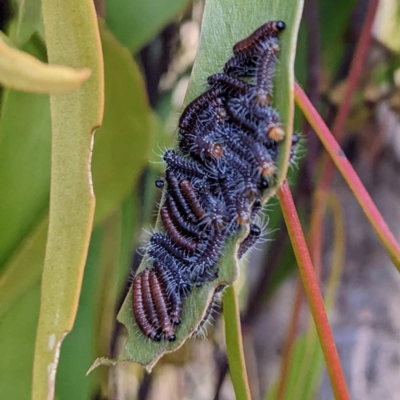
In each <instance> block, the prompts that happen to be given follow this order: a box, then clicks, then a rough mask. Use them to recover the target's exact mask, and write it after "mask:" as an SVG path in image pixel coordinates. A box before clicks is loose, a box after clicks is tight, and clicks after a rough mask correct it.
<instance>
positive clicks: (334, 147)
mask: <svg viewBox="0 0 400 400" xmlns="http://www.w3.org/2000/svg"><path fill="white" fill-rule="evenodd" d="M294 94H295V100H296V103H297V105H298V106H299V108H300V109H301V110H302V111H303V114H304V115H305V117H306V118H307V120H308V121H309V122H310V124H311V126H312V127H313V128H314V130H315V132H316V133H317V135H318V137H319V138H320V140H321V142H322V144H323V145H324V147H325V150H326V151H327V152H328V153H329V155H330V157H331V159H332V160H333V162H334V163H335V165H336V167H337V168H338V170H339V171H340V173H341V174H342V176H343V178H344V179H345V180H346V182H347V184H348V185H349V187H350V189H351V190H352V192H353V194H354V196H355V197H356V199H357V201H358V203H359V204H360V206H361V208H362V209H363V211H364V213H365V215H366V217H367V218H368V220H369V222H370V223H371V225H372V227H373V228H374V230H375V232H376V234H377V235H378V237H379V239H380V240H381V242H382V243H383V245H384V246H385V248H386V250H387V251H388V253H389V255H390V257H391V259H392V261H393V263H394V264H395V266H396V268H397V269H398V270H400V247H399V245H398V243H397V242H396V239H395V237H394V236H393V234H392V232H391V231H390V229H389V228H388V226H387V224H386V222H385V221H384V220H383V218H382V215H381V214H380V213H379V211H378V209H377V207H376V206H375V204H374V202H373V201H372V199H371V197H370V196H369V194H368V192H367V191H366V189H365V187H364V186H363V184H362V183H361V180H360V178H359V177H358V175H357V173H356V172H355V171H354V169H353V167H352V165H351V164H350V162H349V160H348V159H347V158H346V155H345V154H344V153H343V150H342V149H341V148H340V146H339V144H338V143H337V141H336V140H335V138H334V137H333V136H332V133H331V132H330V131H329V129H328V127H327V126H326V125H325V122H324V121H323V119H322V118H321V116H320V115H319V114H318V112H317V110H316V109H315V108H314V107H313V105H312V104H311V102H310V100H309V99H308V98H307V96H306V94H305V93H304V92H303V90H302V89H301V88H300V86H299V85H298V84H297V83H295V85H294Z"/></svg>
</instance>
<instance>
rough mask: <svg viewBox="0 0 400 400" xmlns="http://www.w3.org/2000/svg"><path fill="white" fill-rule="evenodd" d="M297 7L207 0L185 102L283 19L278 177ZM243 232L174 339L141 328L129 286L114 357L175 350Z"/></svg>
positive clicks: (285, 147) (196, 292) (227, 279)
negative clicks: (243, 46) (239, 47)
mask: <svg viewBox="0 0 400 400" xmlns="http://www.w3.org/2000/svg"><path fill="white" fill-rule="evenodd" d="M301 10H302V2H301V1H298V0H296V1H295V0H292V1H290V2H285V3H282V2H281V1H279V0H269V1H265V0H252V1H246V2H245V3H244V2H242V1H239V0H237V1H232V0H224V1H221V0H208V1H207V2H206V7H205V11H204V17H203V26H202V31H201V39H200V47H199V50H198V54H197V58H196V61H195V64H194V67H193V72H192V76H191V82H190V85H189V88H188V93H187V96H186V101H185V103H186V104H187V103H188V102H189V101H190V100H192V99H193V98H194V97H196V96H197V95H199V94H200V93H202V92H204V91H205V90H206V89H207V83H206V82H207V81H206V79H207V76H209V75H211V74H213V73H216V72H219V71H220V70H221V69H222V67H223V65H224V63H225V62H226V61H227V60H228V59H229V58H230V57H231V56H232V46H233V45H234V43H236V42H237V41H238V40H240V39H242V38H244V37H246V36H247V35H249V34H250V33H251V32H252V31H254V30H255V29H256V28H258V26H260V25H261V24H263V23H265V22H266V21H268V20H273V19H282V20H284V21H285V22H286V23H287V29H286V30H285V32H283V33H282V46H281V47H282V50H281V56H280V64H279V68H278V73H277V78H276V82H277V88H276V90H275V92H276V97H275V100H276V106H277V108H278V110H279V112H280V114H281V118H282V121H283V122H284V124H285V126H286V132H287V136H286V139H285V142H284V143H283V144H282V146H281V149H280V154H281V157H280V159H279V163H278V165H279V169H280V175H279V177H278V182H281V181H282V180H283V179H284V177H285V176H286V170H287V166H288V157H289V150H290V145H291V133H292V122H293V113H294V105H293V83H294V82H293V80H294V76H293V65H294V56H295V47H296V37H297V31H298V26H299V20H300V15H301ZM275 189H276V188H275ZM272 194H273V191H270V192H269V193H268V196H271V195H272ZM268 196H266V197H268ZM245 233H246V229H243V230H242V231H241V232H238V233H237V234H235V235H234V236H232V237H230V238H229V239H228V240H227V243H226V245H225V247H224V249H223V251H222V253H223V257H221V259H220V260H219V261H218V263H217V268H218V269H219V277H218V279H216V280H215V281H213V282H212V283H210V284H207V285H203V286H202V287H200V288H193V290H192V293H191V294H190V295H189V296H188V297H187V298H186V299H185V301H184V311H183V321H182V324H181V325H180V327H179V329H177V331H176V341H175V342H167V341H161V342H153V341H150V340H149V339H148V338H146V337H145V336H144V335H143V334H142V333H141V331H140V329H139V328H138V326H137V325H136V322H135V319H134V316H133V313H132V301H131V299H132V292H131V291H130V292H129V293H128V295H127V297H126V298H125V301H124V304H123V306H122V308H121V311H120V313H119V315H118V319H119V320H120V321H121V322H122V323H123V324H124V325H125V326H126V328H127V330H128V334H129V338H128V341H127V343H126V345H125V347H124V349H123V351H122V353H121V354H120V356H119V357H118V360H117V361H122V360H131V361H135V362H138V363H140V364H143V365H145V366H146V367H147V368H148V369H151V368H152V367H153V365H154V364H155V362H156V361H157V360H158V359H159V358H160V357H161V356H162V355H163V354H164V353H166V352H169V351H173V350H176V349H177V348H179V347H180V346H181V345H182V344H183V343H184V342H185V340H186V339H187V338H188V337H190V336H192V334H193V333H194V332H195V331H196V329H197V327H198V325H199V324H200V323H201V321H202V318H203V316H204V314H205V312H206V309H207V306H208V304H209V303H210V300H211V298H212V296H213V294H214V291H215V290H216V288H217V287H218V286H220V285H226V284H232V283H233V282H234V281H235V279H236V277H237V273H238V271H237V265H236V251H237V245H238V241H239V240H241V238H243V236H244V234H245ZM149 266H150V262H149V260H148V258H147V257H145V258H144V260H143V262H142V264H141V266H140V267H139V272H141V271H142V270H143V269H145V268H148V267H149ZM115 361H116V360H107V359H98V360H97V361H96V362H95V363H94V364H93V366H92V368H94V367H96V366H97V365H99V364H102V363H104V364H107V363H113V362H115Z"/></svg>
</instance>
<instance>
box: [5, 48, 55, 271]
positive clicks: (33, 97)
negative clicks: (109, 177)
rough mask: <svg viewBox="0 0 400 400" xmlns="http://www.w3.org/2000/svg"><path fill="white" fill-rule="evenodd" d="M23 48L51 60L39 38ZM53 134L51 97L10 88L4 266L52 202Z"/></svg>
mask: <svg viewBox="0 0 400 400" xmlns="http://www.w3.org/2000/svg"><path fill="white" fill-rule="evenodd" d="M23 49H24V50H25V51H27V52H29V53H31V54H33V55H34V56H35V57H38V58H40V59H42V60H44V59H45V58H44V54H43V53H42V51H41V50H40V49H39V46H38V45H37V43H36V42H35V41H33V40H31V41H30V42H29V43H27V44H26V46H24V48H23ZM21 116H23V118H22V117H21ZM50 135H51V122H50V106H49V98H48V96H45V95H38V94H30V93H22V92H18V91H15V90H11V89H4V93H3V99H2V105H1V118H0V193H1V201H0V226H1V229H0V268H1V267H2V266H3V264H4V262H5V261H6V260H7V259H8V258H9V257H10V256H11V253H12V252H13V251H14V250H15V249H16V248H17V247H18V246H19V245H20V243H21V241H22V240H23V238H24V237H25V236H26V235H28V234H29V232H30V231H31V230H32V229H33V226H34V224H35V223H36V222H37V221H38V220H40V219H41V218H42V217H43V213H44V212H45V210H46V208H47V207H48V198H49V194H48V192H49V180H50V143H51V136H50Z"/></svg>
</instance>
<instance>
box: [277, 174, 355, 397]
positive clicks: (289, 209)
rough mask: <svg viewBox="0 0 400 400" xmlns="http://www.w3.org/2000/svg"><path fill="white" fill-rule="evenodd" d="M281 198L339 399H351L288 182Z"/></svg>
mask: <svg viewBox="0 0 400 400" xmlns="http://www.w3.org/2000/svg"><path fill="white" fill-rule="evenodd" d="M278 197H279V201H280V204H281V207H282V212H283V216H284V218H285V222H286V225H287V228H288V232H289V236H290V240H291V242H292V245H293V250H294V253H295V256H296V260H297V263H298V265H299V271H300V276H301V280H302V282H303V286H304V289H305V292H306V295H307V299H308V302H309V305H310V309H311V313H312V316H313V319H314V323H315V326H316V328H317V333H318V337H319V340H320V343H321V347H322V351H323V353H324V357H325V362H326V366H327V370H328V374H329V378H330V380H331V384H332V389H333V393H334V396H335V399H336V400H350V397H349V393H348V390H347V386H346V381H345V379H344V375H343V371H342V366H341V365H340V360H339V355H338V352H337V350H336V346H335V342H334V340H333V335H332V331H331V328H330V326H329V322H328V317H327V315H326V312H325V307H324V302H323V300H322V295H321V292H320V290H319V286H318V280H317V277H316V275H315V271H314V268H313V266H312V262H311V257H310V254H309V252H308V248H307V245H306V240H305V238H304V235H303V231H302V228H301V225H300V221H299V217H298V215H297V211H296V207H295V205H294V202H293V197H292V194H291V192H290V188H289V185H288V184H287V181H285V182H284V183H283V185H282V186H281V187H280V189H279V190H278Z"/></svg>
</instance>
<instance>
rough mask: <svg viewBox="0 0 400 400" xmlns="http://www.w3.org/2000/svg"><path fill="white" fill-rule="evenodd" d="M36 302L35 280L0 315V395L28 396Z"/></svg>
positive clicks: (38, 291) (11, 396)
mask: <svg viewBox="0 0 400 400" xmlns="http://www.w3.org/2000/svg"><path fill="white" fill-rule="evenodd" d="M39 302H40V284H39V282H37V283H36V285H34V286H32V287H31V288H30V289H29V290H27V291H26V292H25V293H24V294H23V296H21V297H20V298H19V299H18V300H17V301H16V302H15V303H14V304H13V306H12V307H11V308H10V309H9V310H8V312H7V313H6V314H5V315H3V316H2V318H1V319H0V338H1V340H0V351H1V357H0V382H1V385H0V399H4V400H6V399H7V400H8V399H10V400H11V399H18V400H26V399H30V398H31V387H32V364H33V348H34V345H35V334H36V327H37V320H38V315H39Z"/></svg>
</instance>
